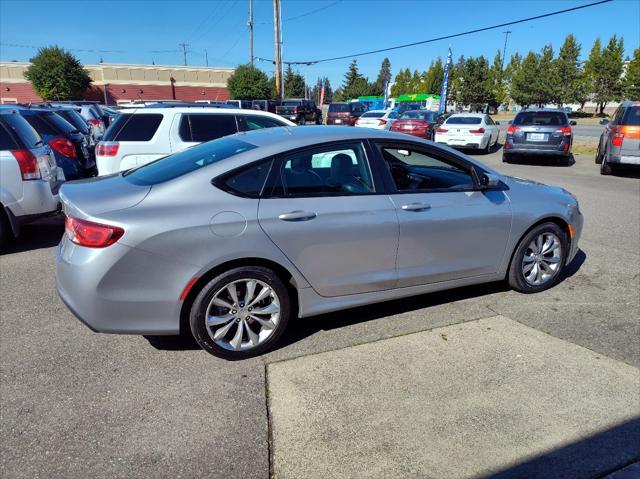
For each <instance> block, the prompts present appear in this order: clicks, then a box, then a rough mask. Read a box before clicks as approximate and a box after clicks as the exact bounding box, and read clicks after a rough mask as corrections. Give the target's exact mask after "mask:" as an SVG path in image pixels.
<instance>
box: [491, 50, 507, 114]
mask: <svg viewBox="0 0 640 479" xmlns="http://www.w3.org/2000/svg"><path fill="white" fill-rule="evenodd" d="M504 77H505V74H504V70H503V69H502V55H501V54H500V50H498V52H497V53H496V56H495V57H494V58H493V64H492V65H491V69H490V70H489V85H488V88H489V90H490V91H491V100H492V101H491V106H493V107H498V106H500V105H502V103H503V102H504V101H505V99H506V96H507V92H506V88H505V81H504Z"/></svg>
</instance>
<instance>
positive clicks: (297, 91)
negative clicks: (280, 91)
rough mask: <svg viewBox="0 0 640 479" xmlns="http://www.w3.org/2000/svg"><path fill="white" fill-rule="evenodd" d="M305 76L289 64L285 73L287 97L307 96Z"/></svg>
mask: <svg viewBox="0 0 640 479" xmlns="http://www.w3.org/2000/svg"><path fill="white" fill-rule="evenodd" d="M305 87H306V86H305V83H304V78H303V77H302V75H300V74H299V73H298V72H294V71H293V70H292V69H291V65H287V70H286V71H285V74H284V96H285V97H287V98H303V97H304V96H305Z"/></svg>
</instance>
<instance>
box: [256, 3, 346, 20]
mask: <svg viewBox="0 0 640 479" xmlns="http://www.w3.org/2000/svg"><path fill="white" fill-rule="evenodd" d="M342 1H343V0H336V1H334V2H331V3H330V4H329V5H325V6H324V7H319V8H316V9H314V10H309V11H308V12H305V13H301V14H300V15H295V16H293V17H289V18H284V19H283V20H282V21H283V22H290V21H292V20H298V19H299V18H304V17H308V16H309V15H313V14H314V13H318V12H321V11H323V10H326V9H327V8H331V7H333V6H334V5H337V4H338V3H340V2H342ZM256 24H258V25H271V23H270V22H256Z"/></svg>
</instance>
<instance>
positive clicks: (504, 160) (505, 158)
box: [502, 153, 512, 163]
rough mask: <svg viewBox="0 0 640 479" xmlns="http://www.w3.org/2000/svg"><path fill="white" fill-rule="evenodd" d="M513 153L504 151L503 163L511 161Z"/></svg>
mask: <svg viewBox="0 0 640 479" xmlns="http://www.w3.org/2000/svg"><path fill="white" fill-rule="evenodd" d="M511 161H512V160H511V155H509V154H508V153H503V154H502V162H503V163H511Z"/></svg>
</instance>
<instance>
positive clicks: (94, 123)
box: [87, 118, 100, 126]
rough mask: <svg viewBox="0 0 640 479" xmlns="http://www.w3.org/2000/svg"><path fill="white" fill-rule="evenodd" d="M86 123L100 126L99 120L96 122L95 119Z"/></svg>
mask: <svg viewBox="0 0 640 479" xmlns="http://www.w3.org/2000/svg"><path fill="white" fill-rule="evenodd" d="M87 122H89V123H91V124H92V125H93V126H100V120H97V119H96V118H91V119H90V120H87Z"/></svg>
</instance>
